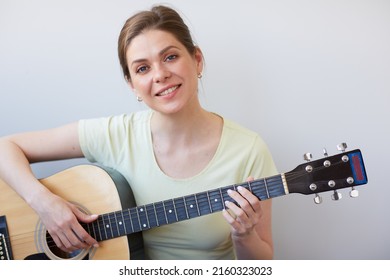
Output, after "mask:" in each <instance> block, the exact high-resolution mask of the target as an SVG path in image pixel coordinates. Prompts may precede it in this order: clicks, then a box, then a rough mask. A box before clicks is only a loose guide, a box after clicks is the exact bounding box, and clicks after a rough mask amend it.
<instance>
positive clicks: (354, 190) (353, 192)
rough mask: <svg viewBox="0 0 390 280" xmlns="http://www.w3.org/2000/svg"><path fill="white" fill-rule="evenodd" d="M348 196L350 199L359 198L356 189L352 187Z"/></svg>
mask: <svg viewBox="0 0 390 280" xmlns="http://www.w3.org/2000/svg"><path fill="white" fill-rule="evenodd" d="M349 195H350V197H353V198H355V197H358V196H359V191H358V190H357V189H355V188H354V187H352V189H351V191H350V192H349Z"/></svg>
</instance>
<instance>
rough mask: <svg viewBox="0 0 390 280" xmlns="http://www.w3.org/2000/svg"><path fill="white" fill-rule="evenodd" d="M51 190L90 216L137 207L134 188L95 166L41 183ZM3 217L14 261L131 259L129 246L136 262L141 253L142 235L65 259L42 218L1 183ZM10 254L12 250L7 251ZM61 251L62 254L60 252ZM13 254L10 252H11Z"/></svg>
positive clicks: (71, 170)
mask: <svg viewBox="0 0 390 280" xmlns="http://www.w3.org/2000/svg"><path fill="white" fill-rule="evenodd" d="M40 181H41V183H43V184H44V185H45V186H46V187H47V188H48V189H50V190H51V191H52V192H53V193H55V194H57V195H59V196H60V197H62V198H64V199H66V200H68V201H70V202H72V203H74V204H76V205H78V206H79V207H80V209H83V211H85V212H87V213H93V214H100V213H106V212H113V211H117V210H121V209H122V208H128V207H133V206H135V202H134V198H133V196H132V192H131V188H130V186H129V185H128V183H127V181H126V180H125V179H124V178H123V177H122V175H120V174H119V173H115V172H114V171H112V170H109V169H103V168H101V167H97V166H94V165H79V166H75V167H72V168H69V169H66V170H64V171H62V172H59V173H57V174H55V175H53V176H51V177H48V178H45V179H41V180H40ZM0 217H3V218H4V217H5V219H6V224H7V229H8V234H9V242H8V243H9V244H10V246H11V248H12V257H13V259H26V258H42V256H43V258H44V259H45V258H46V257H47V258H49V259H94V260H97V259H130V249H131V247H130V242H134V244H132V247H133V248H134V249H135V254H136V255H137V258H138V257H139V255H140V254H142V252H141V251H140V249H141V250H142V247H143V242H142V235H141V233H139V234H138V236H136V234H132V235H131V236H122V237H118V238H115V239H110V240H105V241H101V242H99V245H100V246H99V247H98V248H91V249H89V250H82V251H79V252H78V253H77V254H75V255H69V256H64V255H62V254H61V253H60V252H62V251H61V250H59V249H58V248H57V247H55V248H54V249H52V247H53V246H52V244H49V243H53V241H52V240H51V242H50V241H47V233H46V230H45V228H44V226H43V224H42V223H41V222H40V219H39V216H38V215H37V214H36V213H35V212H34V211H33V210H32V208H30V207H29V205H28V204H26V202H25V201H24V200H23V199H21V198H20V196H19V195H18V194H17V193H16V192H15V191H14V190H13V189H12V188H10V187H9V186H8V185H6V184H5V183H4V182H3V181H1V180H0ZM8 251H11V250H8ZM57 251H60V252H57ZM10 253H11V252H10Z"/></svg>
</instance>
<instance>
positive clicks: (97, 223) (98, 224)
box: [96, 215, 106, 241]
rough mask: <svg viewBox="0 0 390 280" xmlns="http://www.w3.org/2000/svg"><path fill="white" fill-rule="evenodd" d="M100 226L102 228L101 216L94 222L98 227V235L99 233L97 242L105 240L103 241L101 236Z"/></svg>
mask: <svg viewBox="0 0 390 280" xmlns="http://www.w3.org/2000/svg"><path fill="white" fill-rule="evenodd" d="M101 224H102V226H103V224H104V223H103V222H102V215H100V216H99V217H98V218H97V220H96V225H97V226H98V233H99V241H100V240H106V239H104V237H103V234H102V227H101V226H100V225H101ZM103 229H104V226H103Z"/></svg>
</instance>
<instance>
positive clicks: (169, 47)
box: [131, 45, 179, 65]
mask: <svg viewBox="0 0 390 280" xmlns="http://www.w3.org/2000/svg"><path fill="white" fill-rule="evenodd" d="M170 49H178V50H179V48H178V47H176V46H173V45H172V46H168V47H165V48H163V49H162V50H161V51H159V53H158V54H159V55H163V54H164V53H166V52H167V51H169V50H170ZM145 61H147V59H146V58H139V59H136V60H133V61H132V62H131V65H133V64H135V63H142V62H145Z"/></svg>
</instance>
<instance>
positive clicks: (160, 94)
mask: <svg viewBox="0 0 390 280" xmlns="http://www.w3.org/2000/svg"><path fill="white" fill-rule="evenodd" d="M177 88H178V86H174V87H171V88H169V89H167V90H164V91H163V92H161V93H159V94H157V95H158V96H165V95H168V94H170V93H171V92H172V91H174V90H175V89H177Z"/></svg>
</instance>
